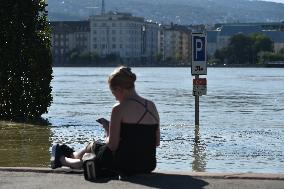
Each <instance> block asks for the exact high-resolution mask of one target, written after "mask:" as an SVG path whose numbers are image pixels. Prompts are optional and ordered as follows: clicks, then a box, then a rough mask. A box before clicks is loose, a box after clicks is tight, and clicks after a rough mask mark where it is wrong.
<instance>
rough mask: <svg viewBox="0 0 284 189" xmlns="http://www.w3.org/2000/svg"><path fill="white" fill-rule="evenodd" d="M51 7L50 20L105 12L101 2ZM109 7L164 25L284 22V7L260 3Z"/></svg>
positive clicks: (129, 1)
mask: <svg viewBox="0 0 284 189" xmlns="http://www.w3.org/2000/svg"><path fill="white" fill-rule="evenodd" d="M48 4H49V6H48V11H49V19H50V20H82V19H86V18H88V16H89V15H91V14H99V13H100V10H101V8H100V7H101V0H61V1H58V0H48ZM105 4H106V11H118V12H131V13H133V14H134V15H136V16H142V17H145V18H146V19H149V20H153V21H157V22H163V23H170V22H174V23H179V24H200V23H202V24H214V23H218V22H219V23H220V22H271V21H280V20H284V4H280V3H273V2H265V1H256V0H154V1H153V0H112V1H110V0H105ZM94 7H96V8H94Z"/></svg>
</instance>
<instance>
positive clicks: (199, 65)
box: [191, 33, 207, 75]
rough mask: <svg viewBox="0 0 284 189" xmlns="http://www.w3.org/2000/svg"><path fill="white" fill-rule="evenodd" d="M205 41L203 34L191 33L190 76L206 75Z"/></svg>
mask: <svg viewBox="0 0 284 189" xmlns="http://www.w3.org/2000/svg"><path fill="white" fill-rule="evenodd" d="M206 40H207V39H206V35H205V34H203V33H192V65H191V74H192V75H207V65H206V45H207V41H206Z"/></svg>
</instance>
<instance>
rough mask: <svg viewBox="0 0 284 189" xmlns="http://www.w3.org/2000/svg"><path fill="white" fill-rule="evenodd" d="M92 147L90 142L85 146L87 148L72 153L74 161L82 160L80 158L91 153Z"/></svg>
mask: <svg viewBox="0 0 284 189" xmlns="http://www.w3.org/2000/svg"><path fill="white" fill-rule="evenodd" d="M93 145H94V143H93V142H90V143H89V144H87V146H85V147H84V148H82V149H80V150H79V151H77V152H73V157H74V159H82V157H83V156H84V154H85V153H91V152H92V148H93Z"/></svg>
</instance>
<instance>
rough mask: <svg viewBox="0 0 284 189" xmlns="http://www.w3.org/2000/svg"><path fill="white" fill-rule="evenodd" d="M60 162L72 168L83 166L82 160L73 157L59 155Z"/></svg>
mask: <svg viewBox="0 0 284 189" xmlns="http://www.w3.org/2000/svg"><path fill="white" fill-rule="evenodd" d="M60 162H61V164H62V165H63V166H67V167H70V168H72V169H81V168H82V167H83V161H82V160H81V159H73V158H67V157H64V156H61V157H60Z"/></svg>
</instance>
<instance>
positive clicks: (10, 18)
mask: <svg viewBox="0 0 284 189" xmlns="http://www.w3.org/2000/svg"><path fill="white" fill-rule="evenodd" d="M46 6H47V4H46V3H45V2H44V1H43V0H26V1H22V0H9V1H7V0H6V1H0V26H1V30H0V68H1V69H0V119H5V120H7V119H8V120H24V121H25V120H31V119H38V118H40V116H41V115H42V114H43V113H46V112H47V108H48V107H49V106H50V104H51V102H52V95H51V90H52V89H51V86H50V82H51V80H52V66H51V65H52V57H51V51H50V30H49V23H48V22H47V11H46Z"/></svg>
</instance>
